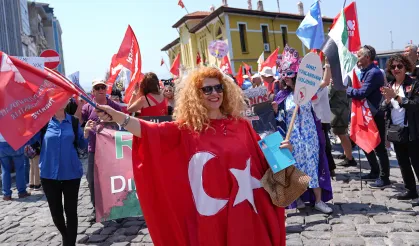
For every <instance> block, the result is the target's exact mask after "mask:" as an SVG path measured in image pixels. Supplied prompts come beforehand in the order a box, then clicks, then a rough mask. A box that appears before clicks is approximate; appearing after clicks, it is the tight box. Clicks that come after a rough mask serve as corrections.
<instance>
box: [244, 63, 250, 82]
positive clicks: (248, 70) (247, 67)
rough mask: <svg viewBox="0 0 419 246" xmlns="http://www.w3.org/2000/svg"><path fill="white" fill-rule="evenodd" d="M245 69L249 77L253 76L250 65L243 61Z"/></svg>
mask: <svg viewBox="0 0 419 246" xmlns="http://www.w3.org/2000/svg"><path fill="white" fill-rule="evenodd" d="M243 65H244V70H246V75H247V76H249V79H250V78H251V77H252V74H251V73H250V66H249V65H247V64H246V63H244V62H243Z"/></svg>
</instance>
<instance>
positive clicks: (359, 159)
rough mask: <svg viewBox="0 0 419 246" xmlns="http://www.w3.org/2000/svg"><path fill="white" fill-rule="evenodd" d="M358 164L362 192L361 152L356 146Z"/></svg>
mask: <svg viewBox="0 0 419 246" xmlns="http://www.w3.org/2000/svg"><path fill="white" fill-rule="evenodd" d="M358 162H359V179H360V180H361V190H362V166H361V150H360V149H359V146H358Z"/></svg>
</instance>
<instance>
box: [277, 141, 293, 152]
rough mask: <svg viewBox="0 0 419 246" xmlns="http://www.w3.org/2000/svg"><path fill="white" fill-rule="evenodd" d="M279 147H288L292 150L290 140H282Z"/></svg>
mask: <svg viewBox="0 0 419 246" xmlns="http://www.w3.org/2000/svg"><path fill="white" fill-rule="evenodd" d="M279 148H281V149H289V151H291V152H292V144H291V143H290V141H282V143H281V145H280V146H279Z"/></svg>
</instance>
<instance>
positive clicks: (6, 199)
mask: <svg viewBox="0 0 419 246" xmlns="http://www.w3.org/2000/svg"><path fill="white" fill-rule="evenodd" d="M11 200H12V197H11V196H3V201H11Z"/></svg>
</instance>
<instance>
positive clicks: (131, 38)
mask: <svg viewBox="0 0 419 246" xmlns="http://www.w3.org/2000/svg"><path fill="white" fill-rule="evenodd" d="M122 67H125V68H127V69H128V70H130V71H131V80H130V85H131V83H139V82H140V74H141V52H140V46H139V44H138V41H137V37H136V36H135V33H134V31H133V30H132V28H131V26H130V25H128V28H127V31H126V32H125V37H124V39H123V40H122V43H121V46H120V47H119V51H118V54H116V56H115V55H114V57H113V58H112V65H111V71H110V73H111V78H112V79H113V78H114V76H116V77H117V76H118V75H117V73H118V74H119V72H120V71H121V69H122ZM116 77H115V79H116ZM114 82H115V80H113V81H112V80H111V79H110V80H108V81H107V86H108V93H109V94H110V93H111V92H112V85H113V83H114ZM130 99H131V98H130V97H129V98H128V97H127V93H125V98H124V101H125V103H128V102H129V100H130Z"/></svg>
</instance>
